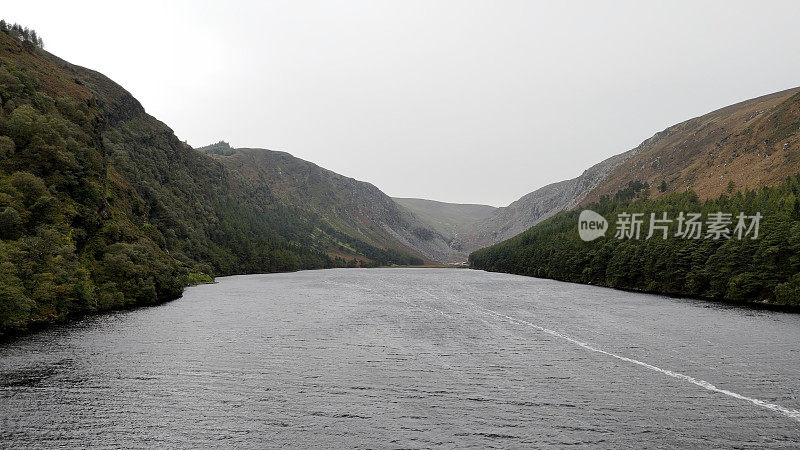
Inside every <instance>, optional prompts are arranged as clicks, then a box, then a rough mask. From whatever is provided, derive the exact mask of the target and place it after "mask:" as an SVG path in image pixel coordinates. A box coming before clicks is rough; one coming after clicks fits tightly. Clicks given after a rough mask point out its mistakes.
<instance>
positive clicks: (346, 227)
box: [198, 142, 466, 263]
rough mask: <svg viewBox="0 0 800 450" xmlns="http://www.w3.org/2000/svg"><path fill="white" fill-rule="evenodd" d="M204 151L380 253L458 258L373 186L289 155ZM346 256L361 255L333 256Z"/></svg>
mask: <svg viewBox="0 0 800 450" xmlns="http://www.w3.org/2000/svg"><path fill="white" fill-rule="evenodd" d="M198 150H199V151H201V152H203V153H205V154H208V155H210V156H212V157H213V158H214V159H215V160H216V161H219V162H220V163H222V164H223V166H224V167H226V168H227V169H228V170H229V171H230V172H232V173H236V174H239V175H240V176H241V177H242V179H243V180H244V183H245V186H246V187H247V188H248V189H250V190H252V189H255V188H258V187H262V186H269V188H270V192H271V193H272V194H273V195H274V196H275V197H276V198H277V199H279V200H280V201H282V202H284V203H286V204H290V205H294V206H296V207H297V208H299V209H301V210H304V211H307V212H309V213H312V214H314V215H315V216H316V217H318V218H319V219H320V220H321V221H323V222H324V223H326V224H327V225H328V226H330V227H331V228H332V229H334V230H337V231H338V232H340V233H341V234H343V235H346V236H351V237H353V238H355V239H358V240H360V241H363V242H364V243H367V244H369V245H372V246H374V247H377V248H388V249H393V250H396V251H399V252H404V253H409V254H414V255H417V256H419V257H421V258H423V259H425V260H426V261H427V262H433V263H435V262H444V261H449V260H451V259H452V258H453V257H452V253H453V251H452V250H451V249H450V246H449V244H448V242H447V241H446V239H445V238H444V237H443V236H442V235H441V234H440V233H438V232H437V231H436V230H434V229H431V227H429V226H428V225H427V224H426V223H425V222H423V221H422V220H420V219H418V218H417V217H416V216H415V215H414V214H413V213H411V212H409V211H408V210H407V209H405V208H403V207H402V206H400V205H398V204H397V203H395V202H394V201H393V200H392V199H391V198H390V197H389V196H387V195H386V194H384V193H383V192H381V190H380V189H378V188H377V187H375V186H373V185H372V184H370V183H366V182H363V181H358V180H355V179H353V178H348V177H345V176H343V175H339V174H338V173H335V172H332V171H330V170H327V169H324V168H322V167H319V166H317V165H316V164H314V163H311V162H308V161H304V160H302V159H300V158H296V157H294V156H292V155H290V154H289V153H285V152H279V151H273V150H266V149H259V148H237V149H234V148H231V147H230V145H228V144H227V143H225V142H219V143H217V144H213V145H210V146H207V147H202V148H199V149H198ZM342 250H351V251H353V250H357V249H347V248H346V246H345V247H341V246H340V247H338V248H332V249H329V252H330V253H331V254H334V255H338V252H340V251H342ZM366 254H367V255H368V254H369V252H366ZM463 256H466V255H463Z"/></svg>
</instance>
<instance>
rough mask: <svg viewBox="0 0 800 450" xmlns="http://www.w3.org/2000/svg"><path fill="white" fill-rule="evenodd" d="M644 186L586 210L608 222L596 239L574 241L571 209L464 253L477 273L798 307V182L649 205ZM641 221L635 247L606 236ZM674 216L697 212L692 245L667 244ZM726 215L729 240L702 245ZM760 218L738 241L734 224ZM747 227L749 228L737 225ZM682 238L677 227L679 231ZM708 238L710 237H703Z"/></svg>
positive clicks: (687, 195)
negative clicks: (697, 231) (625, 216)
mask: <svg viewBox="0 0 800 450" xmlns="http://www.w3.org/2000/svg"><path fill="white" fill-rule="evenodd" d="M648 190H649V188H648V187H646V186H645V185H644V184H635V183H631V185H630V186H629V187H628V188H626V189H624V190H622V191H620V192H618V193H617V195H615V196H614V197H613V198H610V197H604V198H603V199H602V200H601V201H600V202H599V203H593V204H590V205H588V207H589V208H590V209H592V210H594V211H595V212H597V213H599V214H601V215H602V216H603V217H604V218H605V219H606V220H607V221H608V223H609V227H610V229H609V231H608V232H607V233H606V235H605V237H601V238H598V239H596V240H594V241H590V242H584V241H583V240H581V239H580V238H579V235H578V213H579V212H578V211H577V210H573V211H569V212H562V213H560V214H558V215H556V216H555V217H552V218H551V219H549V220H546V221H544V222H542V223H540V224H539V225H536V226H535V227H533V228H531V229H530V230H528V231H526V232H524V233H522V234H520V235H518V236H515V237H514V238H511V239H509V240H507V241H504V242H501V243H499V244H496V245H493V246H491V247H488V248H485V249H482V250H479V251H476V252H474V253H473V254H471V255H470V263H471V265H472V266H473V267H475V268H478V269H484V270H490V271H498V272H508V273H515V274H520V275H529V276H535V277H542V278H552V279H557V280H563V281H571V282H577V283H588V284H595V285H600V286H609V287H615V288H624V289H635V290H641V291H646V292H654V293H666V294H677V295H688V296H697V297H704V298H710V299H718V300H727V301H735V302H749V303H752V302H763V303H770V304H778V305H792V306H798V305H800V177H798V176H794V177H791V178H789V179H787V180H785V181H784V182H783V183H780V184H778V185H777V186H775V187H763V188H760V189H757V190H748V191H745V192H736V193H734V194H730V195H721V196H720V197H718V198H716V199H713V200H707V201H703V200H700V198H699V197H698V195H697V194H695V193H694V192H692V191H688V192H683V193H673V194H668V195H664V196H662V197H661V198H658V199H651V198H649V197H650V195H649V192H647V191H648ZM623 212H627V213H635V212H641V213H644V214H645V219H644V225H643V226H642V234H641V236H640V238H639V239H628V238H624V237H623V238H622V239H619V238H617V237H616V235H615V234H616V233H615V231H616V228H617V226H616V225H615V224H616V221H617V217H618V215H619V214H620V213H623ZM663 212H666V213H667V217H668V218H670V219H673V221H672V222H671V223H670V224H669V230H668V237H667V239H664V238H663V234H662V231H660V230H658V229H656V230H655V231H656V232H655V234H654V235H653V236H652V237H651V238H650V239H646V237H647V235H648V234H649V222H650V213H656V216H657V217H659V218H660V217H662V216H661V215H662V213H663ZM680 212H684V213H687V214H688V213H690V212H695V213H700V214H701V215H702V216H701V217H702V221H703V222H704V225H703V228H702V230H701V237H700V239H686V238H684V237H681V236H676V233H677V232H678V226H679V224H678V221H677V217H678V214H679V213H680ZM715 212H724V213H730V214H732V218H731V219H732V222H733V223H732V224H731V225H730V226H729V227H728V228H729V229H730V231H731V238H730V239H726V238H724V237H723V238H722V239H718V240H715V239H710V238H708V237H707V236H708V235H707V232H708V231H709V228H708V226H707V223H705V222H707V221H708V219H709V214H710V213H715ZM740 212H743V213H745V215H747V216H752V215H755V214H756V213H760V214H761V215H762V216H763V219H761V221H760V227H759V228H760V229H759V236H758V238H757V239H751V237H752V236H753V234H752V232H751V234H750V235H746V234H744V235H743V239H738V236H737V233H736V232H735V231H734V230H735V227H736V225H737V223H738V220H737V219H736V216H737V215H738V214H739V213H740ZM746 224H747V226H748V227H749V225H750V223H749V222H746ZM684 230H685V228H684ZM712 237H713V236H712Z"/></svg>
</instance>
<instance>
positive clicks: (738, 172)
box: [457, 88, 800, 251]
mask: <svg viewBox="0 0 800 450" xmlns="http://www.w3.org/2000/svg"><path fill="white" fill-rule="evenodd" d="M798 132H800V88H794V89H789V90H785V91H781V92H777V93H774V94H769V95H765V96H761V97H758V98H754V99H751V100H747V101H744V102H740V103H737V104H734V105H731V106H728V107H725V108H722V109H719V110H716V111H713V112H711V113H708V114H705V115H703V116H700V117H697V118H694V119H690V120H687V121H685V122H681V123H679V124H677V125H673V126H671V127H669V128H667V129H665V130H663V131H661V132H658V133H656V134H655V135H653V136H652V137H651V138H649V139H647V140H645V141H644V142H642V143H641V144H640V145H639V146H637V147H636V148H634V149H631V150H629V151H627V152H624V153H621V154H619V155H615V156H613V157H611V158H608V159H606V160H604V161H602V162H600V163H598V164H596V165H594V166H592V167H590V168H589V169H587V170H586V171H585V172H584V173H583V174H581V175H580V176H579V177H577V178H574V179H571V180H567V181H562V182H558V183H554V184H551V185H548V186H545V187H543V188H541V189H538V190H536V191H534V192H531V193H530V194H528V195H525V196H524V197H522V198H520V199H519V200H517V201H515V202H514V203H512V204H511V205H509V206H507V207H505V208H499V209H498V210H497V211H496V212H495V213H494V214H492V215H491V216H489V217H488V218H486V219H484V220H482V221H480V222H477V223H476V224H474V225H473V226H472V227H470V228H469V229H468V230H466V231H465V232H464V233H463V234H462V235H461V236H460V238H459V239H458V240H457V245H460V246H461V247H463V248H464V249H465V250H467V251H472V250H476V249H479V248H482V247H486V246H489V245H492V244H494V243H497V242H501V241H503V240H506V239H509V238H511V237H512V236H515V235H517V234H519V233H522V232H523V231H525V230H527V229H528V228H530V227H532V226H534V225H535V224H537V223H539V222H541V221H543V220H545V219H547V218H549V217H552V216H553V215H555V214H557V213H558V212H560V211H564V210H569V209H572V208H574V207H576V206H577V205H579V204H586V203H589V202H596V201H598V200H600V198H601V197H602V196H604V195H605V196H613V195H614V194H615V193H616V192H618V191H620V190H622V189H625V188H626V187H627V186H628V183H630V182H639V183H643V184H644V183H646V184H647V185H648V186H650V188H651V189H650V195H652V196H653V197H658V196H662V195H666V194H668V193H671V192H685V191H687V190H692V191H694V192H695V193H697V195H699V196H700V198H702V199H706V198H716V197H718V196H719V195H720V194H722V193H725V192H733V191H735V190H737V189H751V188H756V187H759V186H763V185H775V184H777V183H780V182H781V181H783V180H784V179H785V178H786V177H787V176H789V175H794V174H795V173H798V172H800V139H798V135H799V133H798Z"/></svg>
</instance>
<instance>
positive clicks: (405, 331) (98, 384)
mask: <svg viewBox="0 0 800 450" xmlns="http://www.w3.org/2000/svg"><path fill="white" fill-rule="evenodd" d="M798 380H800V315H796V314H789V313H782V312H775V311H766V310H753V309H747V308H741V307H735V306H728V305H722V304H717V303H709V302H703V301H697V300H687V299H676V298H668V297H662V296H655V295H645V294H638V293H630V292H621V291H616V290H612V289H605V288H598V287H593V286H584V285H576V284H568V283H561V282H556V281H551V280H542V279H536V278H528V277H521V276H514V275H506V274H496V273H487V272H480V271H473V270H466V269H462V270H457V269H335V270H320V271H306V272H296V273H286V274H267V275H249V276H234V277H225V278H219V279H218V283H216V284H213V285H204V286H196V287H192V288H188V289H187V290H186V292H185V294H184V296H183V297H182V298H181V299H178V300H175V301H172V302H169V303H166V304H163V305H160V306H157V307H151V308H140V309H135V310H128V311H121V312H115V313H110V314H104V315H98V316H94V317H90V318H87V319H84V320H81V321H79V322H76V323H72V324H69V325H65V326H60V327H56V328H52V329H48V330H45V331H42V332H39V333H35V334H32V335H29V336H24V337H21V338H18V339H16V340H13V341H11V342H7V343H4V344H0V385H1V386H2V391H1V392H0V416H1V417H2V429H0V446H3V447H7V446H9V447H36V446H46V447H53V446H91V447H98V446H126V447H149V448H152V447H199V446H213V447H230V446H237V447H282V446H285V447H322V448H340V447H373V448H374V447H379V448H384V447H391V448H396V447H403V448H420V447H435V446H445V447H469V446H473V447H480V448H486V447H498V448H508V447H511V448H516V447H530V446H557V447H563V446H566V445H585V446H595V447H613V448H619V447H637V448H638V447H642V446H666V447H714V446H728V447H730V446H738V447H758V448H763V447H793V446H797V445H800V411H798V410H800V383H799V382H798Z"/></svg>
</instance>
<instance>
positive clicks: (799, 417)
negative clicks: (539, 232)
mask: <svg viewBox="0 0 800 450" xmlns="http://www.w3.org/2000/svg"><path fill="white" fill-rule="evenodd" d="M475 306H477V305H475ZM478 310H479V311H482V312H484V313H487V314H491V315H494V316H495V317H499V318H503V319H506V320H508V321H510V322H512V323H516V324H520V325H527V326H529V327H531V328H535V329H537V330H539V331H541V332H543V333H547V334H549V335H551V336H554V337H557V338H559V339H563V340H565V341H568V342H571V343H573V344H575V345H577V346H579V347H582V348H584V349H586V350H589V351H592V352H596V353H600V354H603V355H606V356H611V357H612V358H616V359H618V360H620V361H625V362H629V363H632V364H636V365H638V366H642V367H644V368H646V369H650V370H652V371H654V372H659V373H663V374H665V375H669V376H671V377H672V378H677V379H679V380H684V381H688V382H689V383H692V384H694V385H697V386H700V387H701V388H703V389H707V390H709V391H712V392H718V393H720V394H725V395H727V396H728V397H733V398H737V399H739V400H744V401H747V402H750V403H752V404H754V405H756V406H760V407H762V408H766V409H769V410H771V411H775V412H777V413H780V414H783V415H784V416H786V417H789V418H791V419H794V420H796V421H798V422H800V411H798V410H796V409H789V408H784V407H783V406H780V405H776V404H774V403H769V402H765V401H764V400H759V399H757V398H752V397H747V396H746V395H742V394H737V393H736V392H731V391H729V390H727V389H720V388H718V387H716V386H714V385H713V384H711V383H709V382H708V381H703V380H698V379H697V378H694V377H691V376H689V375H684V374H682V373H678V372H673V371H671V370H667V369H662V368H660V367H656V366H654V365H652V364H647V363H646V362H642V361H638V360H636V359H633V358H628V357H627V356H622V355H617V354H616V353H611V352H607V351H605V350H602V349H599V348H596V347H592V346H591V345H590V344H587V343H586V342H581V341H579V340H577V339H574V338H571V337H569V336H567V335H565V334H561V333H559V332H558V331H554V330H551V329H549V328H545V327H541V326H539V325H536V324H534V323H531V322H528V321H526V320H521V319H517V318H515V317H511V316H507V315H505V314H503V313H499V312H497V311H492V310H491V309H486V308H481V307H478Z"/></svg>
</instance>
